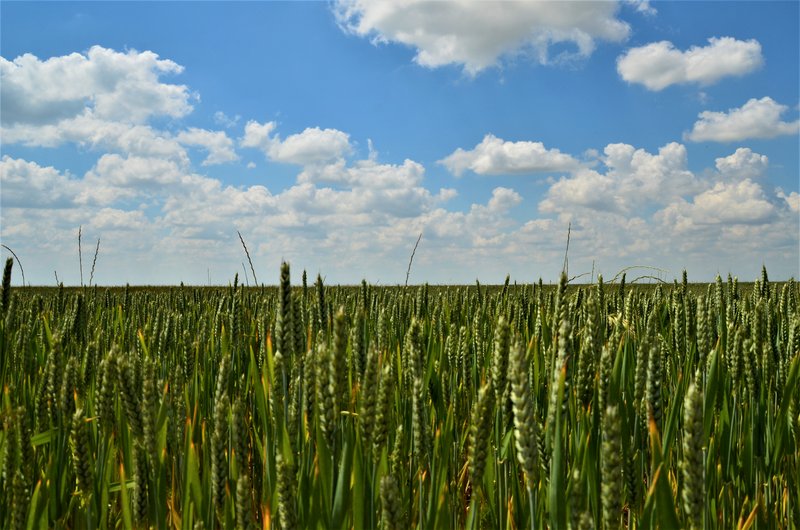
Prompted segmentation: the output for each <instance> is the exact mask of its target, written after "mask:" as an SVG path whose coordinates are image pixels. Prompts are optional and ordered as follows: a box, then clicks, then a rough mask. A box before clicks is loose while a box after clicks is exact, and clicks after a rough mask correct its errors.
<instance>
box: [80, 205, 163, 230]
mask: <svg viewBox="0 0 800 530" xmlns="http://www.w3.org/2000/svg"><path fill="white" fill-rule="evenodd" d="M148 224H149V220H148V219H147V216H145V214H144V212H143V211H141V210H131V211H125V210H119V209H117V208H101V209H100V210H99V211H98V212H97V213H96V214H95V215H94V217H92V220H91V227H92V228H94V229H95V230H99V231H108V230H124V231H133V230H142V229H143V228H145V227H146V226H147V225H148Z"/></svg>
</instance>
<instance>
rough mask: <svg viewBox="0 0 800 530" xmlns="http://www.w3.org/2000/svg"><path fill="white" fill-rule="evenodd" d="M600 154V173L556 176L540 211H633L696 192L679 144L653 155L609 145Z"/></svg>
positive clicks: (583, 169)
mask: <svg viewBox="0 0 800 530" xmlns="http://www.w3.org/2000/svg"><path fill="white" fill-rule="evenodd" d="M603 152H604V157H603V162H604V164H605V166H606V168H607V171H606V172H605V173H600V172H598V171H596V170H593V169H587V168H581V169H579V170H577V171H574V172H573V173H572V174H571V175H569V176H565V177H562V178H561V179H559V180H558V181H556V182H555V183H553V185H552V186H551V187H550V189H549V190H548V192H547V194H546V195H545V198H544V200H543V201H542V202H541V204H540V206H539V207H540V210H542V211H543V212H548V213H553V212H561V211H565V210H568V209H570V208H585V209H589V210H595V211H607V212H617V213H625V212H632V211H633V212H635V211H639V210H641V209H642V208H645V207H647V206H648V205H658V204H666V202H668V201H670V200H673V199H675V198H677V197H680V196H681V195H682V194H688V193H692V192H693V191H696V190H697V189H698V184H697V181H696V179H695V177H694V175H693V174H692V172H691V171H689V170H688V168H687V156H686V148H685V147H684V146H683V145H681V144H678V143H674V142H673V143H669V144H667V145H665V146H663V147H661V148H660V149H659V150H658V154H652V153H648V152H647V151H645V150H644V149H636V148H635V147H633V146H632V145H628V144H609V145H607V146H606V147H605V149H604V151H603Z"/></svg>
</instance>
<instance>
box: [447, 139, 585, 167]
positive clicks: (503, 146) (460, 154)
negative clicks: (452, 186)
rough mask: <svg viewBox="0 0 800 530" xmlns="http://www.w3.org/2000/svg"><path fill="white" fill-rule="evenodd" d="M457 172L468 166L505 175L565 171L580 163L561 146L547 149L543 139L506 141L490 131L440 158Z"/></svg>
mask: <svg viewBox="0 0 800 530" xmlns="http://www.w3.org/2000/svg"><path fill="white" fill-rule="evenodd" d="M439 163H440V164H442V165H444V166H445V167H446V168H447V169H448V170H449V171H450V172H451V173H453V174H454V175H455V176H457V177H460V176H461V175H462V174H463V173H464V171H466V170H467V169H469V170H471V171H474V172H475V173H478V174H479V175H504V174H524V173H542V172H562V171H569V170H572V169H577V168H578V166H579V165H580V164H579V163H578V161H577V160H575V159H574V158H572V157H571V156H570V155H567V154H564V153H562V152H561V151H559V150H558V149H547V148H545V146H544V144H542V142H525V141H521V142H506V141H503V140H501V139H500V138H497V137H496V136H494V135H491V134H487V135H486V136H484V138H483V141H481V143H479V144H478V145H476V146H475V147H474V148H473V149H472V150H470V151H465V150H464V149H461V148H459V149H456V150H455V151H454V152H453V153H451V154H450V155H449V156H447V157H446V158H444V159H442V160H440V161H439Z"/></svg>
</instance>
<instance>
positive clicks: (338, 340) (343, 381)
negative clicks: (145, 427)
mask: <svg viewBox="0 0 800 530" xmlns="http://www.w3.org/2000/svg"><path fill="white" fill-rule="evenodd" d="M349 334H350V326H349V322H348V318H347V313H345V310H344V307H340V308H339V310H338V311H337V312H336V315H335V316H334V317H333V351H332V356H331V362H330V373H329V377H330V380H331V383H332V384H333V387H334V393H335V396H336V406H337V409H336V410H337V414H338V412H339V411H342V410H350V389H349V383H348V371H347V338H348V335H349Z"/></svg>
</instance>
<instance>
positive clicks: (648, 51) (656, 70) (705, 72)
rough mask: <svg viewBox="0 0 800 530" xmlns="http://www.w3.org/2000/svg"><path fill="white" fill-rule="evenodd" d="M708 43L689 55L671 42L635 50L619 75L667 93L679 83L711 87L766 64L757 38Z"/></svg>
mask: <svg viewBox="0 0 800 530" xmlns="http://www.w3.org/2000/svg"><path fill="white" fill-rule="evenodd" d="M708 43H709V44H708V46H704V47H700V46H692V47H691V48H689V49H688V50H686V51H685V52H682V51H680V50H678V49H676V48H675V46H674V45H673V44H672V43H671V42H669V41H661V42H653V43H651V44H648V45H646V46H641V47H639V48H632V49H630V50H628V51H626V52H625V53H624V54H622V55H621V56H620V57H619V58H618V59H617V72H619V75H620V76H621V77H622V79H624V80H625V81H627V82H628V83H640V84H642V85H644V86H645V87H647V88H648V89H649V90H663V89H665V88H666V87H668V86H670V85H675V84H685V83H698V84H700V85H703V86H705V85H710V84H713V83H716V82H717V81H719V80H720V79H722V78H723V77H728V76H742V75H745V74H748V73H750V72H752V71H753V70H755V69H756V68H758V67H760V66H761V64H762V63H763V58H762V56H761V44H759V42H758V41H757V40H755V39H751V40H747V41H741V40H737V39H734V38H732V37H720V38H716V37H712V38H710V39H708Z"/></svg>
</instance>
